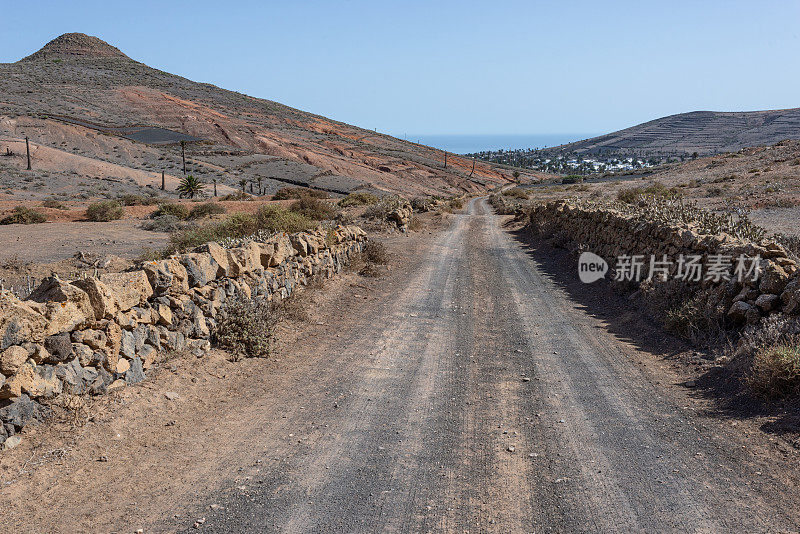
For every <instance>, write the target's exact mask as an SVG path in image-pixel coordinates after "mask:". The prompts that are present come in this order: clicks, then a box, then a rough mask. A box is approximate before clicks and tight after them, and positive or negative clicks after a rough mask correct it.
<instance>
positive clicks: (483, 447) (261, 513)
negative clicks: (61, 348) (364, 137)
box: [204, 202, 796, 532]
mask: <svg viewBox="0 0 800 534" xmlns="http://www.w3.org/2000/svg"><path fill="white" fill-rule="evenodd" d="M470 212H471V213H470V215H462V216H459V218H458V219H457V221H456V223H455V225H454V227H453V228H452V230H451V231H449V232H447V233H446V234H444V235H442V236H441V238H440V239H439V241H438V242H437V243H436V244H435V246H434V247H433V248H432V249H431V250H430V251H429V253H428V254H429V257H428V260H427V261H426V262H424V263H423V265H422V268H421V269H420V270H419V271H418V272H417V274H416V275H415V276H414V277H413V278H412V279H411V280H410V281H409V284H408V288H407V290H406V291H404V292H403V293H402V294H400V295H398V296H397V298H396V299H394V300H393V301H390V302H384V303H382V304H381V305H380V308H379V310H375V312H376V313H375V314H374V316H373V321H371V323H370V324H363V325H353V326H354V328H353V329H352V330H351V331H350V332H349V333H347V334H345V335H343V336H342V337H340V338H338V339H337V340H335V341H334V342H333V343H332V344H331V346H330V348H329V351H330V355H331V356H332V357H333V359H332V360H330V361H329V362H327V363H326V362H320V363H321V365H322V366H323V367H324V368H321V369H320V373H319V375H318V376H315V377H311V378H310V380H309V382H310V383H312V384H320V383H325V384H327V386H328V387H326V388H324V389H322V390H321V391H319V392H318V393H312V397H311V398H308V399H306V400H304V404H305V405H306V407H307V408H306V409H305V410H304V412H295V413H287V414H285V415H286V416H287V417H288V418H289V419H290V420H292V421H293V425H292V426H293V427H294V428H295V429H296V430H295V436H294V437H297V440H286V441H287V442H290V441H298V443H297V444H296V445H293V446H292V449H291V450H289V451H286V449H285V448H281V449H280V452H281V454H280V458H272V459H266V458H265V459H264V462H263V463H262V472H263V473H264V474H265V477H264V478H263V484H260V485H259V486H258V489H257V490H256V491H255V492H253V493H250V494H249V495H247V496H246V497H239V498H234V499H232V500H231V499H228V500H227V502H225V501H222V502H223V505H224V506H225V513H221V514H217V515H214V517H213V518H210V519H209V520H208V522H207V523H206V524H205V525H204V530H208V531H213V532H223V531H263V530H264V529H266V530H272V529H275V530H277V529H280V530H286V531H292V532H311V531H325V532H362V531H370V532H373V531H386V530H389V531H404V532H420V531H441V530H444V531H453V532H456V531H457V532H464V531H498V532H509V531H516V532H533V531H539V530H546V529H551V530H555V531H564V530H569V531H587V530H588V531H598V530H601V531H608V530H612V529H618V530H626V531H630V530H649V531H656V530H660V529H665V528H666V529H674V530H680V531H722V530H731V531H732V530H736V529H746V530H749V531H762V530H763V531H766V530H776V529H781V528H785V529H792V528H794V527H795V526H796V523H793V518H792V517H790V516H791V515H793V514H795V513H796V511H795V510H792V509H787V508H786V507H785V506H783V505H782V504H783V503H781V495H782V493H783V491H782V488H781V487H779V486H776V485H775V484H774V481H771V482H767V481H761V480H760V478H761V477H762V474H763V472H762V471H761V468H760V467H759V466H758V465H757V464H754V462H753V461H752V460H753V459H752V458H750V457H749V455H748V453H747V452H746V451H742V450H741V449H738V450H737V449H736V448H735V445H734V444H732V443H730V442H729V441H727V440H723V439H721V436H715V435H714V434H713V431H712V432H704V431H703V430H702V429H699V428H697V427H696V426H695V425H694V424H693V421H691V419H690V418H687V417H686V416H685V415H684V414H683V411H682V410H681V409H680V408H679V407H677V406H675V405H673V404H672V403H671V402H670V401H669V400H667V399H665V398H664V395H662V394H661V392H660V391H659V390H658V389H657V387H656V386H654V385H653V384H650V383H649V380H648V377H646V376H644V375H643V374H642V372H641V371H640V370H639V369H638V368H637V367H636V366H635V365H634V364H633V362H632V360H631V359H629V357H628V354H627V352H629V351H630V350H631V349H630V348H628V347H627V346H624V345H622V344H621V343H620V342H619V341H618V340H617V339H616V338H614V337H612V336H611V335H609V334H608V333H606V332H605V331H603V330H602V329H600V328H598V325H597V324H596V321H595V320H594V319H592V318H591V317H589V316H588V315H587V314H585V313H584V312H583V311H580V310H576V309H575V307H574V303H572V302H571V301H570V300H568V299H567V298H565V296H564V295H563V294H562V293H561V292H560V290H559V289H557V288H556V287H555V286H554V284H553V283H552V282H551V281H550V280H548V279H547V278H546V277H545V276H543V275H542V274H541V273H540V272H539V271H538V270H537V268H536V266H535V265H534V263H533V261H532V260H531V259H530V258H529V257H528V256H527V255H526V254H525V252H524V251H523V250H522V248H521V247H520V246H519V244H517V243H515V242H514V241H513V240H512V239H511V238H510V237H509V236H508V235H507V234H506V233H505V232H503V230H502V229H501V228H500V227H499V224H498V218H497V217H496V216H493V215H490V214H489V213H488V210H487V208H486V206H485V204H484V203H483V202H475V203H473V204H472V205H471V206H470ZM337 355H358V357H357V358H356V359H355V361H352V360H350V358H347V359H348V360H350V361H351V363H353V364H355V365H353V366H348V367H347V368H346V369H343V368H342V367H341V365H340V364H338V363H337V359H338V358H337ZM290 402H291V401H290ZM331 406H336V408H335V409H333V410H332V409H331ZM306 440H309V443H306ZM276 452H277V451H276Z"/></svg>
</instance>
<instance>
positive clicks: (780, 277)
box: [758, 261, 789, 295]
mask: <svg viewBox="0 0 800 534" xmlns="http://www.w3.org/2000/svg"><path fill="white" fill-rule="evenodd" d="M788 282H789V275H788V274H787V273H786V271H785V270H783V268H782V267H781V266H780V265H778V264H777V263H774V262H771V261H770V262H767V266H766V267H765V268H764V271H763V273H762V274H761V282H760V283H759V285H758V287H759V289H760V290H761V292H762V293H772V294H775V295H779V294H780V293H781V292H782V291H783V290H784V289H785V288H786V284H787V283H788Z"/></svg>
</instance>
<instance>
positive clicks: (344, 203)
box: [339, 192, 378, 208]
mask: <svg viewBox="0 0 800 534" xmlns="http://www.w3.org/2000/svg"><path fill="white" fill-rule="evenodd" d="M377 203H378V197H376V196H375V195H373V194H372V193H364V192H359V193H350V194H349V195H347V196H346V197H344V198H343V199H342V200H340V201H339V207H340V208H349V207H351V206H369V205H371V204H377Z"/></svg>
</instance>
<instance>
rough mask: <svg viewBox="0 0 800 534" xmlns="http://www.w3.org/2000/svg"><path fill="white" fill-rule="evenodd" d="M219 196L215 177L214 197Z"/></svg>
mask: <svg viewBox="0 0 800 534" xmlns="http://www.w3.org/2000/svg"><path fill="white" fill-rule="evenodd" d="M216 196H217V179H216V178H214V198H216Z"/></svg>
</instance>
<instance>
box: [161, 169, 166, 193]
mask: <svg viewBox="0 0 800 534" xmlns="http://www.w3.org/2000/svg"><path fill="white" fill-rule="evenodd" d="M165 187H166V181H165V180H164V171H161V190H162V191H163V190H164V189H165Z"/></svg>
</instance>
